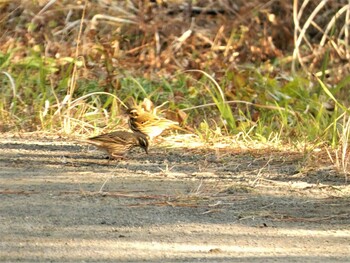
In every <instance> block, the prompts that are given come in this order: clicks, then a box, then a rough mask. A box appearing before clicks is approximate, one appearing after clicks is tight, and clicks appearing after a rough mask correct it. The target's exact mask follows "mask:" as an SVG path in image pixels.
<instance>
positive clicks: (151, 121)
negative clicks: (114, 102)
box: [126, 107, 181, 140]
mask: <svg viewBox="0 0 350 263" xmlns="http://www.w3.org/2000/svg"><path fill="white" fill-rule="evenodd" d="M126 113H127V115H128V116H129V122H128V123H129V127H130V129H131V130H132V131H133V132H135V133H142V134H144V135H146V136H147V137H148V138H149V139H150V140H153V138H155V137H157V136H158V135H160V134H161V133H162V132H163V131H164V130H166V129H169V128H173V127H174V128H176V127H178V126H177V125H178V124H179V123H178V122H176V121H172V120H169V119H166V118H163V117H159V116H157V115H155V114H154V113H151V112H147V111H145V110H144V109H142V108H140V107H139V108H136V107H133V108H128V109H127V111H126ZM179 128H180V127H179ZM180 129H181V128H180Z"/></svg>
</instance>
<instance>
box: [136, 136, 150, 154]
mask: <svg viewBox="0 0 350 263" xmlns="http://www.w3.org/2000/svg"><path fill="white" fill-rule="evenodd" d="M138 140H139V144H140V147H141V148H142V149H144V150H145V152H146V153H147V154H148V147H149V142H148V139H147V137H146V136H145V135H143V134H138Z"/></svg>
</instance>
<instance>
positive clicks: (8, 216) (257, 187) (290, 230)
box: [0, 136, 350, 262]
mask: <svg viewBox="0 0 350 263" xmlns="http://www.w3.org/2000/svg"><path fill="white" fill-rule="evenodd" d="M104 156H105V155H104V154H103V153H102V152H100V151H98V150H96V149H95V148H93V147H88V146H84V145H79V144H77V143H76V142H73V141H65V140H61V139H59V138H51V139H50V138H40V139H39V138H35V137H34V136H32V138H22V139H19V138H12V137H9V136H3V137H2V139H0V168H1V170H0V198H1V203H0V233H1V234H0V236H1V238H0V261H12V262H40V261H41V262H140V261H142V262H349V261H350V217H349V216H350V208H349V207H350V198H349V196H350V186H349V184H348V183H346V182H345V178H344V176H343V175H339V174H337V173H336V172H335V171H334V170H333V169H332V167H330V166H322V165H317V166H315V167H316V168H313V169H305V167H304V166H303V156H301V155H299V154H295V153H289V152H276V151H271V152H270V151H267V150H260V151H247V150H242V149H233V148H232V149H226V150H221V151H218V150H216V151H215V150H212V151H211V150H206V151H204V150H202V149H199V148H198V147H197V148H196V147H193V148H188V149H183V148H166V147H160V146H158V147H153V148H152V149H151V153H150V155H148V156H147V155H145V154H144V153H143V152H141V151H138V150H136V151H133V152H131V153H130V155H129V159H128V160H125V161H120V162H116V161H108V160H106V159H105V158H104Z"/></svg>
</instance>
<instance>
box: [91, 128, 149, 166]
mask: <svg viewBox="0 0 350 263" xmlns="http://www.w3.org/2000/svg"><path fill="white" fill-rule="evenodd" d="M86 142H88V143H90V144H93V145H95V146H97V147H98V148H100V149H102V150H105V151H106V152H107V153H108V154H109V157H110V159H122V158H124V155H125V154H126V153H127V152H128V151H129V150H131V149H132V148H134V147H141V148H142V149H143V150H144V151H145V152H146V153H147V154H148V146H149V143H148V139H147V137H146V136H145V135H144V134H142V133H139V132H134V133H132V132H127V131H115V132H111V133H105V134H101V135H98V136H95V137H92V138H89V139H87V140H86Z"/></svg>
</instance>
